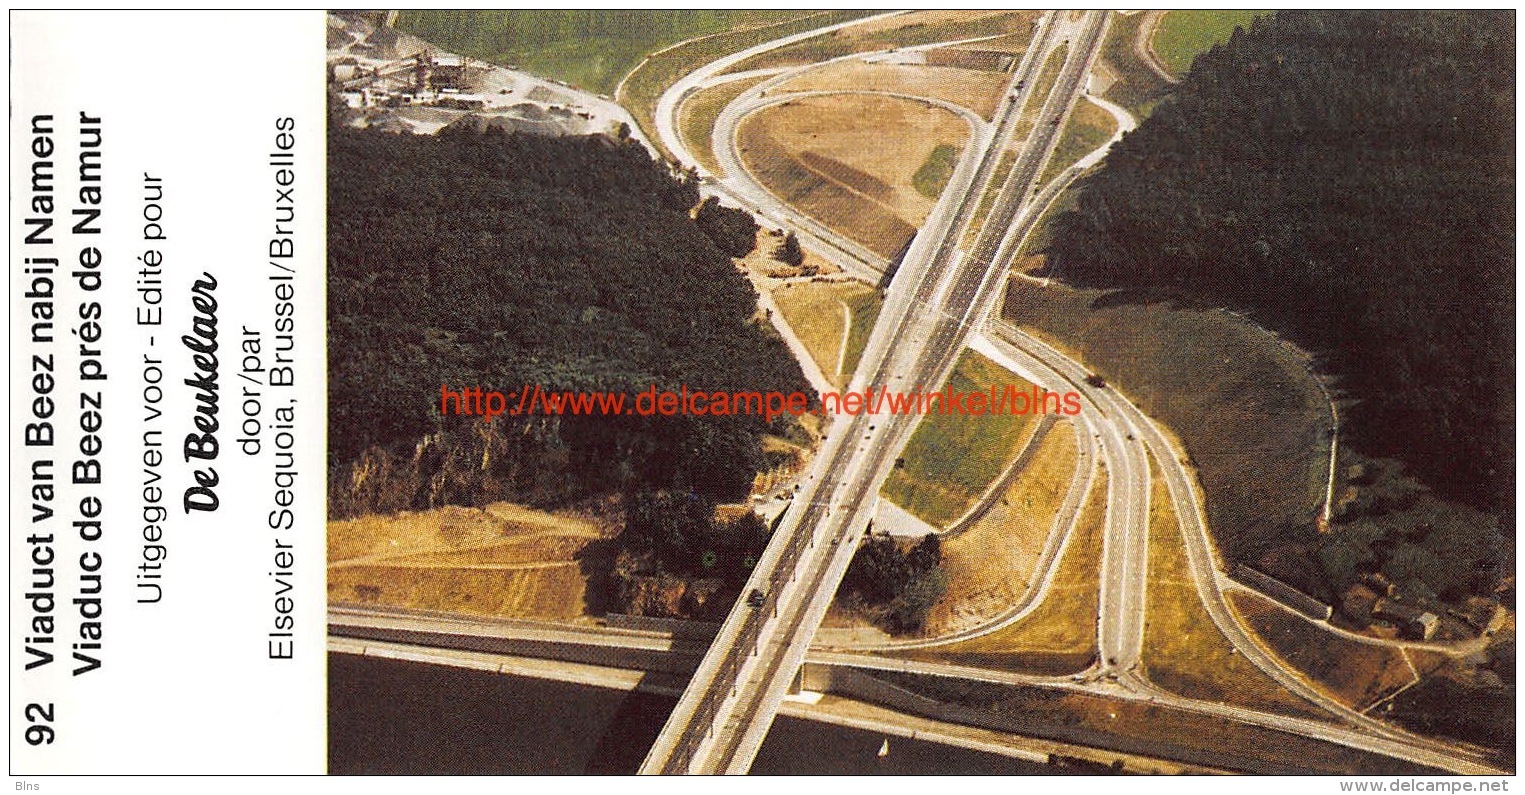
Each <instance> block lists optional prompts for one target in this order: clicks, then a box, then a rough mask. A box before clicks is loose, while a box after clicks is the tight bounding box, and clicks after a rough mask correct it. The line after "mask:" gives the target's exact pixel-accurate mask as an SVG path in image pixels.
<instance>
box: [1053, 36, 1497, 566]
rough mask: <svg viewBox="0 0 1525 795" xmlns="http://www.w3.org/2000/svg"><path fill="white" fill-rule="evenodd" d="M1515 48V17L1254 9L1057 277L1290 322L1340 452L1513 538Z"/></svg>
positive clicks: (1065, 228) (1139, 149) (1126, 145)
mask: <svg viewBox="0 0 1525 795" xmlns="http://www.w3.org/2000/svg"><path fill="white" fill-rule="evenodd" d="M1514 46H1515V45H1514V18H1513V14H1512V13H1510V12H1480V13H1474V12H1451V11H1445V12H1392V13H1389V12H1347V11H1284V12H1279V13H1277V14H1276V15H1274V16H1273V17H1269V18H1261V19H1257V20H1256V22H1255V23H1254V24H1253V25H1252V26H1251V28H1250V30H1248V31H1238V32H1236V33H1235V34H1234V36H1233V38H1232V39H1231V40H1230V41H1229V42H1228V43H1227V44H1225V45H1221V46H1218V47H1215V48H1214V49H1213V50H1212V51H1211V52H1209V53H1207V54H1204V55H1202V56H1201V57H1199V58H1198V59H1197V61H1196V63H1195V65H1194V66H1193V67H1192V71H1191V73H1190V75H1189V76H1188V78H1187V79H1186V81H1185V82H1184V83H1183V84H1182V85H1181V86H1180V87H1179V88H1178V90H1177V91H1176V93H1175V95H1174V96H1173V97H1172V98H1171V99H1169V100H1167V101H1166V102H1164V103H1162V104H1161V105H1160V106H1159V107H1158V108H1157V109H1156V110H1155V111H1154V113H1153V114H1152V115H1151V116H1150V117H1149V118H1148V119H1146V120H1145V122H1144V123H1143V124H1142V125H1141V126H1140V127H1139V128H1138V130H1137V131H1135V132H1133V133H1130V134H1129V135H1128V136H1126V137H1125V138H1124V139H1123V140H1122V141H1121V142H1120V143H1119V144H1118V145H1117V146H1115V147H1114V148H1113V149H1112V151H1111V153H1110V154H1109V155H1108V157H1107V161H1106V165H1105V167H1104V168H1102V169H1101V170H1100V171H1099V172H1097V173H1096V174H1095V175H1093V176H1091V177H1090V178H1089V179H1088V180H1087V181H1086V182H1085V183H1084V184H1083V192H1082V193H1081V195H1080V198H1079V203H1078V206H1077V207H1076V208H1075V209H1074V210H1073V211H1071V212H1069V213H1066V214H1064V215H1062V216H1060V217H1059V218H1058V219H1057V220H1056V227H1055V234H1054V236H1053V240H1052V242H1051V244H1050V250H1049V252H1048V254H1049V258H1048V268H1049V270H1050V272H1051V273H1052V274H1053V275H1055V276H1058V277H1061V278H1063V279H1065V280H1067V281H1069V282H1071V283H1075V284H1079V285H1084V286H1091V287H1115V288H1123V289H1125V290H1127V291H1129V292H1131V293H1134V294H1136V295H1139V296H1142V297H1143V298H1145V299H1150V298H1159V297H1169V298H1175V299H1180V300H1185V301H1188V302H1190V303H1193V304H1205V305H1214V306H1225V307H1229V308H1232V309H1235V310H1238V311H1242V312H1245V313H1247V314H1249V315H1251V316H1252V317H1254V318H1256V319H1257V320H1259V321H1260V322H1261V323H1263V324H1265V325H1267V326H1269V327H1271V328H1273V329H1276V330H1277V331H1279V332H1281V333H1282V334H1284V335H1286V336H1287V337H1289V338H1291V339H1292V340H1294V341H1296V342H1298V343H1299V344H1301V345H1302V346H1303V347H1305V348H1307V349H1308V350H1311V351H1313V352H1315V353H1316V354H1317V355H1318V356H1319V357H1320V359H1321V361H1322V365H1321V366H1322V367H1323V369H1324V370H1325V371H1326V373H1327V374H1329V375H1331V376H1333V377H1334V378H1335V383H1336V385H1337V387H1338V389H1339V390H1340V392H1341V394H1342V395H1343V396H1344V397H1345V398H1346V399H1347V400H1348V403H1349V408H1348V410H1347V411H1346V412H1345V416H1344V420H1345V427H1344V428H1343V429H1342V434H1343V435H1344V440H1345V441H1348V442H1349V443H1351V445H1352V446H1353V447H1354V448H1355V449H1359V450H1361V451H1362V452H1363V453H1365V454H1367V455H1370V456H1374V457H1382V458H1391V459H1396V460H1398V461H1401V462H1402V463H1403V464H1404V470H1405V471H1406V473H1407V474H1408V475H1409V476H1412V478H1414V479H1416V480H1417V481H1418V482H1419V483H1420V484H1422V485H1423V487H1424V488H1427V489H1433V490H1434V492H1435V493H1436V494H1437V495H1438V496H1440V497H1443V498H1446V499H1450V500H1456V501H1460V502H1463V503H1466V504H1467V505H1470V506H1472V507H1474V508H1476V509H1479V510H1482V511H1486V512H1489V513H1490V514H1494V515H1501V516H1503V517H1504V519H1503V524H1504V526H1505V527H1508V526H1509V525H1511V524H1512V522H1513V510H1514V508H1513V500H1514V480H1513V478H1514V462H1515V451H1514V197H1515V186H1514V154H1513V153H1514V63H1515V49H1514ZM1497 554H1498V553H1497V551H1495V553H1494V555H1495V556H1496V555H1497ZM1473 560H1474V559H1473V558H1470V557H1469V558H1468V561H1469V562H1472V561H1473ZM1492 562H1493V563H1494V564H1495V565H1496V564H1498V563H1499V562H1500V561H1498V560H1494V561H1492ZM1504 565H1505V566H1508V564H1507V563H1505V564H1504ZM1494 573H1495V574H1497V571H1495V572H1494Z"/></svg>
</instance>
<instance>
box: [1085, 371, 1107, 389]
mask: <svg viewBox="0 0 1525 795" xmlns="http://www.w3.org/2000/svg"><path fill="white" fill-rule="evenodd" d="M1086 383H1087V384H1090V385H1091V386H1094V387H1096V388H1097V389H1100V388H1102V387H1104V386H1106V385H1107V379H1105V378H1102V377H1101V376H1099V375H1097V374H1095V373H1091V374H1090V375H1088V376H1086Z"/></svg>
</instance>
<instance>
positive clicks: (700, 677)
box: [642, 12, 1107, 773]
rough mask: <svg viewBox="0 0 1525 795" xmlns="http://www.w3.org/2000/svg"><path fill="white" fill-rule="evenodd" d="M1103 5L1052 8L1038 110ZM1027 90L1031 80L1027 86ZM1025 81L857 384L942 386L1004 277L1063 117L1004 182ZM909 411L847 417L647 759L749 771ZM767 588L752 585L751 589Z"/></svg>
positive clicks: (966, 169)
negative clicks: (988, 203)
mask: <svg viewBox="0 0 1525 795" xmlns="http://www.w3.org/2000/svg"><path fill="white" fill-rule="evenodd" d="M1106 19H1107V17H1106V14H1105V13H1103V12H1088V13H1087V14H1085V15H1084V16H1082V17H1081V18H1080V20H1079V21H1077V22H1069V21H1066V20H1061V18H1060V16H1059V15H1052V16H1050V17H1049V18H1048V20H1047V21H1046V24H1044V25H1043V26H1042V28H1041V32H1040V34H1039V40H1038V42H1037V43H1036V44H1035V46H1034V47H1032V48H1030V50H1029V54H1028V57H1027V58H1025V59H1024V61H1023V63H1022V64H1021V65H1020V66H1019V67H1018V70H1017V72H1016V74H1015V75H1013V77H1012V84H1013V85H1021V86H1032V85H1034V84H1035V83H1036V82H1037V81H1036V80H1035V79H1034V77H1035V71H1036V70H1037V69H1038V68H1041V65H1042V63H1043V60H1044V56H1046V54H1047V53H1048V52H1049V51H1051V50H1052V49H1054V48H1056V47H1057V46H1058V45H1059V43H1060V42H1061V37H1062V36H1064V35H1065V34H1068V36H1067V39H1068V45H1069V47H1068V50H1067V52H1068V57H1067V59H1066V61H1065V64H1064V66H1063V68H1062V69H1061V70H1060V73H1059V77H1058V79H1057V80H1056V81H1055V83H1054V85H1053V87H1052V90H1051V92H1050V95H1049V96H1048V98H1047V99H1046V100H1045V102H1044V105H1043V112H1042V116H1041V118H1043V119H1048V118H1050V117H1056V118H1058V119H1062V117H1063V116H1065V115H1067V114H1068V111H1069V108H1070V107H1071V106H1072V105H1073V103H1074V101H1075V99H1076V98H1077V97H1078V96H1079V94H1080V90H1081V88H1082V87H1083V85H1084V78H1085V75H1086V73H1087V71H1088V70H1089V68H1090V65H1091V62H1092V59H1093V58H1094V56H1095V53H1096V51H1097V49H1098V48H1099V46H1100V42H1101V37H1102V34H1103V32H1104V31H1105V28H1106ZM1028 90H1031V89H1030V88H1029V89H1028ZM1026 100H1027V96H1026V91H1021V90H1019V91H1015V92H1011V93H1010V94H1007V95H1006V97H1005V99H1004V100H1003V102H1002V104H1001V106H1000V108H999V109H998V111H997V114H996V122H995V124H994V125H993V129H992V130H991V131H990V132H989V133H987V134H985V135H983V136H981V137H980V139H979V140H978V141H977V142H975V144H974V145H972V146H971V147H970V149H972V150H974V151H975V152H976V153H977V157H975V156H969V157H965V158H963V159H962V160H961V161H960V163H959V165H958V167H957V168H956V169H955V172H954V175H953V177H952V179H951V180H950V184H949V187H948V189H947V190H946V191H945V192H944V194H943V197H942V199H941V200H940V201H939V203H938V205H937V206H936V207H935V208H934V209H933V211H932V213H931V215H930V216H929V218H928V219H927V222H926V223H925V225H924V226H923V227H922V231H921V232H920V233H919V234H918V235H917V238H916V240H915V241H914V242H913V243H912V245H911V247H910V249H909V250H908V252H907V254H906V256H905V258H904V261H903V263H902V265H901V268H900V271H899V273H898V275H897V277H896V278H895V280H894V282H893V283H892V284H891V287H890V290H889V293H888V295H887V296H886V300H885V303H884V307H883V309H882V310H881V312H880V315H879V320H878V322H877V323H876V325H875V328H874V332H873V335H872V337H871V338H870V341H869V343H868V345H867V347H866V349H865V351H864V354H863V359H862V364H861V365H860V367H859V369H858V372H857V374H856V375H855V377H854V379H853V383H852V385H851V387H850V388H852V389H854V390H862V389H867V388H873V389H875V390H876V391H877V390H883V389H900V390H908V389H911V388H918V387H919V388H925V389H934V388H937V387H938V386H939V385H940V384H941V383H942V381H943V380H944V379H945V378H946V377H947V375H948V372H949V371H950V370H951V369H952V366H953V363H954V360H955V359H956V357H957V355H958V353H959V351H961V350H962V348H963V346H964V342H965V341H966V339H967V337H968V335H969V334H970V332H971V331H972V330H973V329H975V328H977V327H978V326H979V325H981V324H982V323H983V322H984V319H985V317H986V315H987V314H988V313H989V311H990V308H991V306H993V304H994V299H995V297H996V287H997V286H998V285H999V284H1000V283H1001V281H1002V280H1001V278H1000V275H1001V274H1000V272H999V269H998V268H996V267H994V266H995V263H996V262H998V261H1000V259H1001V257H1002V255H1003V254H1005V253H1007V252H1008V251H1010V250H1011V249H1012V247H1013V246H1014V245H1015V242H1014V235H1013V231H1014V227H1015V226H1016V221H1017V219H1018V216H1019V213H1020V212H1021V211H1022V210H1023V209H1024V207H1025V206H1026V204H1027V201H1026V200H1027V198H1028V197H1030V196H1031V195H1032V193H1033V183H1034V182H1035V181H1036V180H1037V177H1038V175H1039V173H1041V170H1042V167H1043V164H1044V163H1045V162H1046V161H1047V159H1048V156H1049V155H1050V153H1051V152H1052V150H1053V148H1054V146H1055V144H1056V142H1057V137H1058V133H1059V130H1060V128H1061V126H1062V125H1061V124H1060V123H1054V124H1047V123H1044V124H1038V125H1036V126H1035V127H1034V128H1033V132H1032V134H1031V135H1030V136H1029V138H1028V140H1027V142H1026V145H1025V146H1023V147H1022V150H1021V153H1020V154H1019V156H1018V158H1017V162H1016V164H1015V166H1014V167H1013V168H1012V169H1011V172H1010V173H1009V175H1008V176H1007V178H1006V181H1005V183H1004V184H1003V185H999V186H997V185H994V184H993V183H994V181H995V175H996V171H997V163H998V162H999V160H1000V157H1001V154H1002V152H1003V151H1004V149H1005V148H1006V146H1007V144H1008V143H1009V142H1010V140H1011V138H1012V136H1013V134H1014V132H1015V130H1016V129H1017V127H1018V121H1019V117H1020V115H1021V112H1022V108H1023V105H1024V104H1025V102H1026ZM992 188H999V191H1000V192H999V195H998V197H997V198H996V200H995V202H994V206H993V208H992V210H991V212H990V214H989V217H988V221H987V222H986V223H985V224H984V225H983V226H982V227H981V229H980V230H978V234H977V235H976V237H975V242H974V243H973V245H972V246H971V247H970V249H969V251H968V252H967V253H966V252H965V251H963V250H960V249H959V248H958V246H957V243H958V241H959V240H961V239H962V238H963V236H964V233H965V232H966V231H967V230H968V229H969V227H970V224H971V223H972V219H973V216H974V212H975V207H976V206H977V204H978V203H979V201H980V199H981V197H983V196H984V195H985V193H986V192H987V191H988V190H990V189H992ZM914 419H915V418H914V417H872V416H859V417H854V418H850V419H849V418H841V419H839V423H838V424H839V425H841V426H843V427H833V428H832V430H831V435H830V437H829V438H828V439H827V440H826V442H825V443H824V444H823V446H822V450H821V452H820V453H819V454H818V456H817V458H816V462H815V465H814V467H813V469H812V472H811V474H810V476H808V477H807V478H806V479H805V481H804V483H803V484H802V487H801V490H800V493H799V496H798V497H797V498H796V499H795V501H794V504H793V507H792V508H791V510H790V511H789V513H788V514H787V515H786V517H785V520H784V522H783V524H782V525H781V527H780V528H779V530H778V532H777V533H776V534H775V536H774V541H773V542H772V543H771V544H770V545H769V548H768V550H767V552H766V553H765V554H764V556H763V559H762V560H761V561H760V562H759V564H758V566H757V568H756V569H755V570H754V572H753V575H752V578H751V580H750V581H749V582H748V583H747V585H746V587H745V588H744V591H743V598H742V599H741V600H740V601H738V603H737V605H736V607H735V608H734V609H733V611H732V613H731V615H730V617H729V618H728V619H727V620H726V622H725V624H724V625H723V626H722V628H721V632H720V634H719V636H717V638H716V640H715V643H714V645H713V646H712V647H711V649H710V652H709V653H708V654H707V655H706V657H705V659H704V661H703V662H702V663H701V664H700V666H699V669H698V671H697V672H696V673H695V675H694V680H693V682H692V684H691V685H690V687H689V688H688V690H687V691H685V693H684V696H683V698H682V699H680V701H679V703H678V705H677V707H676V709H675V710H674V712H673V715H672V717H671V718H670V719H669V721H668V723H667V726H666V727H665V728H664V730H663V732H662V734H661V736H659V738H658V740H657V742H656V744H655V745H654V747H653V748H652V751H651V753H650V755H649V756H648V757H647V759H646V762H645V764H644V765H643V767H642V770H643V772H648V773H739V772H745V771H746V769H747V767H748V766H749V765H750V763H751V760H752V758H753V756H755V754H756V752H757V749H758V748H759V747H760V746H761V743H762V740H763V738H764V736H766V734H767V730H768V727H769V726H770V725H771V722H772V718H773V715H774V714H775V712H776V710H777V708H778V704H779V702H780V701H781V700H782V698H783V696H784V694H785V692H786V691H787V689H788V688H789V685H790V683H791V681H792V680H793V678H794V675H795V673H796V671H797V669H798V667H799V665H800V663H801V662H802V661H803V659H804V656H805V653H806V651H807V650H808V647H809V644H810V640H811V638H812V636H813V635H814V632H815V629H816V627H817V626H819V623H820V620H821V617H822V616H823V615H824V613H825V610H826V607H827V606H828V605H829V604H830V601H831V599H832V597H833V595H834V593H835V590H836V587H837V585H838V583H839V582H840V581H841V577H842V574H843V573H844V572H845V571H846V567H847V564H848V563H849V562H850V560H851V558H852V553H853V550H854V547H855V546H856V542H857V540H858V538H859V536H860V535H861V533H862V532H863V529H864V527H865V526H866V524H867V522H868V519H869V517H870V515H871V512H872V509H873V506H874V503H875V500H876V495H877V493H878V489H879V486H880V484H881V483H882V482H883V480H884V478H885V477H886V476H887V475H888V472H889V468H890V467H891V466H892V464H893V461H894V457H895V455H896V454H898V452H899V451H900V450H901V448H902V447H903V446H904V445H905V442H906V441H907V439H908V438H909V436H910V433H911V431H912V429H913V427H914ZM754 591H755V592H757V593H758V594H760V595H761V597H762V598H761V599H760V600H757V599H753V598H749V597H750V595H751V594H752V593H753V592H754Z"/></svg>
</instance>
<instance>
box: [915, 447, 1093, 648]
mask: <svg viewBox="0 0 1525 795" xmlns="http://www.w3.org/2000/svg"><path fill="white" fill-rule="evenodd" d="M1076 455H1077V450H1076V439H1075V430H1074V425H1073V423H1072V422H1071V421H1070V420H1060V421H1058V422H1056V423H1055V424H1054V427H1053V428H1052V429H1050V430H1049V431H1048V433H1047V434H1045V435H1044V437H1043V438H1042V440H1041V441H1038V442H1037V447H1036V451H1035V452H1034V453H1033V456H1032V458H1031V459H1029V460H1028V462H1027V465H1026V466H1025V467H1023V469H1022V471H1021V472H1020V473H1018V474H1017V476H1016V477H1015V478H1014V479H1013V480H1012V481H1011V483H1010V484H1009V485H1007V487H1006V489H1005V491H1004V492H1003V493H1002V495H1001V499H1000V501H999V502H997V503H996V504H995V505H994V506H992V507H991V509H990V512H989V513H987V514H985V515H984V516H983V517H981V518H980V519H979V520H978V521H976V522H975V523H974V524H973V525H971V526H970V527H969V529H968V530H967V531H965V532H963V533H959V534H958V535H955V536H952V537H949V538H947V539H946V540H945V541H943V570H944V571H946V572H947V573H948V592H947V594H946V595H944V596H943V598H942V600H940V601H939V602H938V603H937V605H936V606H935V607H933V608H932V611H931V612H930V614H929V615H928V616H927V626H928V628H929V631H930V634H933V635H938V634H945V633H948V632H955V631H957V630H959V629H962V628H964V627H968V626H973V625H975V624H978V623H980V622H981V621H984V620H988V619H990V618H993V617H995V616H996V615H998V614H999V613H1000V612H1001V611H1002V610H1003V609H1004V608H1006V607H1007V606H1008V605H1011V604H1013V603H1015V602H1017V601H1018V600H1019V599H1021V598H1022V595H1023V594H1025V593H1027V591H1028V589H1029V588H1030V587H1031V586H1032V584H1033V582H1034V578H1035V575H1036V573H1037V572H1035V571H1034V568H1035V567H1036V566H1037V563H1038V557H1039V555H1040V554H1041V553H1042V551H1043V547H1044V546H1045V545H1046V543H1047V542H1048V536H1049V531H1050V530H1052V529H1053V525H1054V519H1055V517H1056V516H1057V515H1058V513H1059V509H1060V507H1061V506H1062V503H1063V502H1064V497H1065V494H1066V493H1067V492H1068V491H1069V488H1070V481H1071V479H1072V478H1073V477H1074V475H1075V459H1076Z"/></svg>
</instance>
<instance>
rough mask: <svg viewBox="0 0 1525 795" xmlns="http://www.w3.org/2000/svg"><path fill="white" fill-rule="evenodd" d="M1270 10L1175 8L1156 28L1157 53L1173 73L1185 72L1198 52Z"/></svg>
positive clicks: (1220, 40) (1217, 42)
mask: <svg viewBox="0 0 1525 795" xmlns="http://www.w3.org/2000/svg"><path fill="white" fill-rule="evenodd" d="M1269 13H1271V12H1269V11H1250V10H1245V9H1235V10H1232V11H1225V10H1218V11H1207V10H1182V11H1171V12H1169V13H1167V14H1166V15H1165V17H1164V18H1163V19H1161V20H1160V26H1159V27H1158V28H1156V29H1155V31H1154V41H1153V48H1154V54H1155V55H1156V56H1158V57H1159V59H1160V61H1161V63H1163V64H1164V65H1165V68H1166V69H1169V70H1170V73H1171V74H1174V75H1184V74H1186V73H1187V72H1188V71H1190V70H1191V62H1192V61H1193V60H1195V59H1196V57H1197V56H1198V55H1201V54H1202V53H1204V52H1207V51H1208V50H1211V49H1212V48H1213V45H1214V44H1221V43H1223V42H1225V41H1228V39H1229V36H1231V35H1233V33H1234V28H1237V27H1246V28H1247V27H1249V26H1250V21H1251V20H1253V19H1254V18H1255V17H1258V16H1264V15H1266V14H1269Z"/></svg>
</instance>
